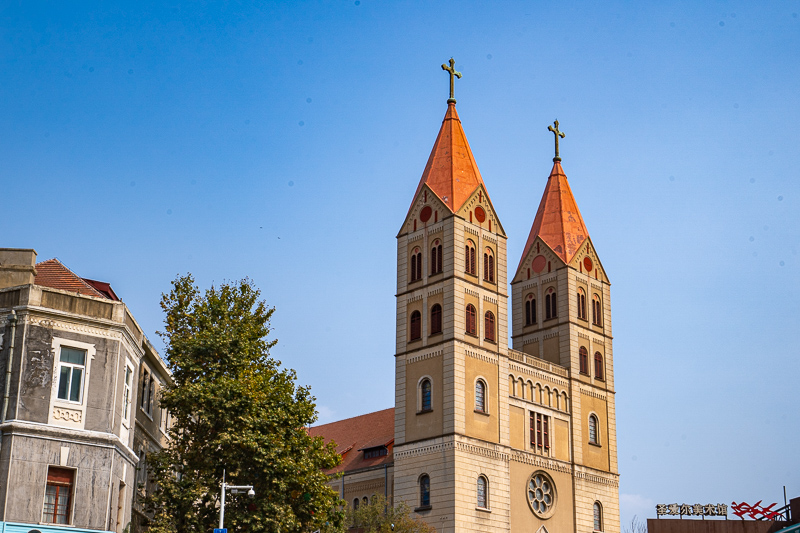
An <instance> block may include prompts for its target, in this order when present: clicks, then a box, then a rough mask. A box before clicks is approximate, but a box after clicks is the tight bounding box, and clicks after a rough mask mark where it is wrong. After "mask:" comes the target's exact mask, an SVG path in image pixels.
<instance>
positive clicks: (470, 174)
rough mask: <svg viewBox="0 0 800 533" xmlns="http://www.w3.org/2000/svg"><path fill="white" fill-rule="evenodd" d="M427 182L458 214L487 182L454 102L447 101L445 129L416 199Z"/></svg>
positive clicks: (443, 125) (427, 167)
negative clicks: (481, 185)
mask: <svg viewBox="0 0 800 533" xmlns="http://www.w3.org/2000/svg"><path fill="white" fill-rule="evenodd" d="M426 183H427V184H428V187H430V188H431V189H432V190H433V192H434V193H436V195H437V196H438V197H439V198H441V199H442V201H443V202H444V203H445V204H446V205H447V207H448V208H449V209H450V210H451V211H453V212H454V213H455V212H456V211H458V209H459V208H460V207H461V206H462V205H463V204H464V202H466V201H467V199H468V198H469V196H470V194H472V193H473V191H475V189H476V188H477V187H478V185H480V184H482V183H483V180H482V179H481V173H480V171H479V170H478V165H477V163H475V158H474V157H473V156H472V150H470V149H469V143H468V142H467V136H466V135H464V129H463V128H462V127H461V119H459V118H458V113H457V112H456V104H455V103H454V102H448V104H447V113H445V115H444V120H443V121H442V128H441V129H440V130H439V136H438V137H437V138H436V142H435V143H434V145H433V150H431V155H430V157H429V158H428V164H427V165H425V171H424V172H423V173H422V178H421V179H420V180H419V186H417V192H415V193H414V197H415V198H416V196H417V195H418V194H419V192H420V190H421V189H422V185H423V184H426Z"/></svg>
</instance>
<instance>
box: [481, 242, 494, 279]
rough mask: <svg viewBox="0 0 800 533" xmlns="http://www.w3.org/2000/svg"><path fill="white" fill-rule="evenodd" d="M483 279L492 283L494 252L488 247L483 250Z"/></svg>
mask: <svg viewBox="0 0 800 533" xmlns="http://www.w3.org/2000/svg"><path fill="white" fill-rule="evenodd" d="M483 280H484V281H488V282H490V283H494V252H492V249H491V248H488V247H487V248H486V250H484V252H483Z"/></svg>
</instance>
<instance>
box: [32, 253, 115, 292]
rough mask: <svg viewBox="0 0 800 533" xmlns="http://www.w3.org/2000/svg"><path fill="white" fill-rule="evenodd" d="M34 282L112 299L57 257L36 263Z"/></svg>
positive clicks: (43, 285) (53, 287) (52, 287)
mask: <svg viewBox="0 0 800 533" xmlns="http://www.w3.org/2000/svg"><path fill="white" fill-rule="evenodd" d="M34 283H35V284H36V285H41V286H42V287H50V288H51V289H61V290H63V291H70V292H76V293H78V294H83V295H85V296H95V297H97V298H106V299H109V300H110V299H112V298H110V297H109V296H107V295H105V294H103V293H102V292H100V291H99V290H97V289H96V288H94V287H93V286H92V285H90V284H89V283H87V282H86V280H84V279H83V278H81V277H80V276H78V275H77V274H75V273H74V272H73V271H72V270H70V269H68V268H67V267H65V266H64V264H63V263H61V261H59V260H58V259H48V260H47V261H42V262H41V263H37V264H36V277H35V278H34ZM109 289H111V287H109ZM112 294H113V291H112ZM115 296H116V295H115Z"/></svg>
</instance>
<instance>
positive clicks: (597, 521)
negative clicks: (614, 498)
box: [592, 502, 603, 531]
mask: <svg viewBox="0 0 800 533" xmlns="http://www.w3.org/2000/svg"><path fill="white" fill-rule="evenodd" d="M592 514H593V515H594V530H595V531H603V508H602V507H601V506H600V502H594V505H593V506H592Z"/></svg>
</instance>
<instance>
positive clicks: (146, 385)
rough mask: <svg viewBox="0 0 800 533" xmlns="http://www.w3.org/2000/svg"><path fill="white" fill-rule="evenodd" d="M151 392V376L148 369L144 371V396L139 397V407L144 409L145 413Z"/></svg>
mask: <svg viewBox="0 0 800 533" xmlns="http://www.w3.org/2000/svg"><path fill="white" fill-rule="evenodd" d="M149 392H150V374H149V373H148V372H147V369H145V368H143V369H142V394H141V396H140V397H139V407H141V408H142V410H143V411H147V397H148V396H149Z"/></svg>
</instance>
